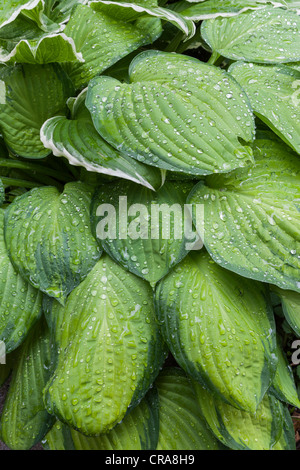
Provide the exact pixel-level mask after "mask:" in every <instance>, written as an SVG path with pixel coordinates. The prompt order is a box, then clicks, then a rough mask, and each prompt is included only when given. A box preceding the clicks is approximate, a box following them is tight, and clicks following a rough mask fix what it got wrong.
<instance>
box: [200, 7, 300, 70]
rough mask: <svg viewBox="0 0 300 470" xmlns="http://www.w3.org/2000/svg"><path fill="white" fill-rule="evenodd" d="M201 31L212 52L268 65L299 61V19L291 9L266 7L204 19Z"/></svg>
mask: <svg viewBox="0 0 300 470" xmlns="http://www.w3.org/2000/svg"><path fill="white" fill-rule="evenodd" d="M201 32H202V36H203V39H204V40H205V41H206V42H207V44H208V45H209V46H210V47H211V48H212V50H213V51H216V52H218V53H219V54H220V55H222V56H224V57H227V58H229V59H233V60H245V61H249V62H259V63H271V64H278V63H279V64H280V63H284V62H297V61H298V60H300V41H299V33H300V18H299V16H298V15H297V13H296V12H294V11H292V10H286V9H282V8H274V7H273V6H267V7H265V8H263V9H259V10H255V11H247V12H245V13H242V14H241V15H239V16H236V17H233V18H215V19H211V20H206V21H204V22H203V23H202V26H201ZM274 38H276V40H274Z"/></svg>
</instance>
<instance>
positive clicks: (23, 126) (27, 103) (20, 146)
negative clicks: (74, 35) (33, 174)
mask: <svg viewBox="0 0 300 470" xmlns="http://www.w3.org/2000/svg"><path fill="white" fill-rule="evenodd" d="M0 85H1V97H2V99H1V102H0V130H1V133H2V135H3V137H4V140H5V143H6V145H7V146H8V147H9V148H10V149H11V150H12V152H14V153H15V154H17V155H20V156H22V157H28V158H43V157H45V156H46V155H48V154H49V153H50V152H49V150H48V149H45V147H44V146H43V144H42V142H41V141H40V128H41V126H42V124H43V123H44V122H45V121H46V119H48V118H50V117H52V116H55V115H57V114H64V113H65V111H66V104H65V103H66V100H67V98H68V97H69V96H70V95H72V94H73V92H74V91H73V87H72V86H71V83H70V81H69V79H68V78H67V76H66V74H65V73H64V72H63V71H62V69H61V68H60V67H59V65H58V64H47V65H43V66H41V65H30V64H24V65H19V66H15V67H13V66H12V67H3V68H1V69H0Z"/></svg>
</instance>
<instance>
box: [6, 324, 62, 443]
mask: <svg viewBox="0 0 300 470" xmlns="http://www.w3.org/2000/svg"><path fill="white" fill-rule="evenodd" d="M0 367H1V366H0ZM50 370H51V343H50V340H49V336H48V329H47V326H46V324H45V322H44V320H41V321H39V322H38V324H37V325H36V326H35V327H34V328H33V329H32V330H31V331H30V334H29V335H28V337H27V339H26V341H25V342H24V344H23V345H22V346H21V348H20V350H19V351H18V356H17V362H16V363H15V364H14V369H13V373H12V379H11V382H10V386H9V391H8V394H7V396H6V400H5V404H4V408H3V412H2V415H1V438H2V440H3V441H4V442H5V444H6V445H7V446H8V447H10V449H15V450H26V449H30V448H31V447H32V446H33V445H35V444H36V443H37V442H39V441H40V439H41V438H42V437H43V436H44V435H45V434H46V432H47V431H48V429H49V428H50V427H51V426H52V424H53V420H54V417H53V416H50V415H49V414H48V413H47V411H46V410H45V407H44V402H43V393H42V392H43V388H44V386H45V385H46V382H47V380H48V378H49V374H50Z"/></svg>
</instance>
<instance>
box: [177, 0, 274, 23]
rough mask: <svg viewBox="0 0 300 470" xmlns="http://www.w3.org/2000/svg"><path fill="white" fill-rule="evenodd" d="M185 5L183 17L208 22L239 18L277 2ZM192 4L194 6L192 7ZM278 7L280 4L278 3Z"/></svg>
mask: <svg viewBox="0 0 300 470" xmlns="http://www.w3.org/2000/svg"><path fill="white" fill-rule="evenodd" d="M187 1H188V2H189V3H185V8H184V9H182V11H181V15H182V16H184V17H186V18H189V19H191V20H193V21H201V20H207V19H210V18H217V17H219V16H221V17H230V16H237V15H239V14H241V13H243V12H244V11H247V10H257V9H259V8H265V6H266V4H268V3H269V4H270V3H271V4H275V3H276V2H271V1H266V0H256V1H253V0H235V1H234V2H233V1H232V0H222V2H220V1H219V0H207V1H202V2H190V1H189V0H187ZM191 3H192V5H191ZM277 5H278V2H277Z"/></svg>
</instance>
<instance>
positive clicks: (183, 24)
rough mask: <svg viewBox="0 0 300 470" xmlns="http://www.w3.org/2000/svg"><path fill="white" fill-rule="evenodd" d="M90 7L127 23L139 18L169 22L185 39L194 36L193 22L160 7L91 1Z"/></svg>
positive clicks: (140, 3)
mask: <svg viewBox="0 0 300 470" xmlns="http://www.w3.org/2000/svg"><path fill="white" fill-rule="evenodd" d="M90 5H91V7H92V8H94V9H95V10H97V11H102V12H104V13H107V14H109V15H111V16H113V17H114V18H121V19H122V18H125V19H127V20H128V21H132V20H134V19H138V18H140V17H147V16H149V17H155V18H160V19H162V20H164V21H167V22H170V23H171V24H172V25H174V26H176V27H177V28H179V29H180V30H181V31H182V32H183V33H184V35H185V36H186V39H189V38H191V37H193V36H194V34H195V32H196V27H195V24H194V23H193V21H191V20H189V19H185V18H183V17H182V16H181V15H180V14H179V13H177V12H176V11H172V10H169V9H167V8H163V7H160V6H154V5H153V6H152V5H148V4H147V2H146V4H145V2H144V4H143V2H131V3H130V2H128V3H127V2H123V1H122V2H114V1H112V2H111V1H104V0H103V1H91V2H90Z"/></svg>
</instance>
